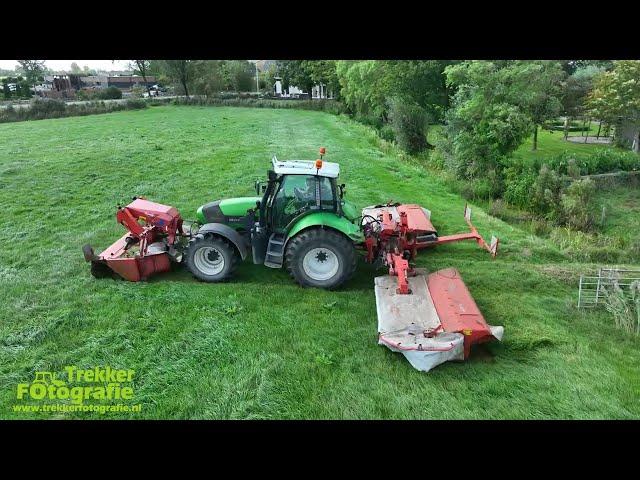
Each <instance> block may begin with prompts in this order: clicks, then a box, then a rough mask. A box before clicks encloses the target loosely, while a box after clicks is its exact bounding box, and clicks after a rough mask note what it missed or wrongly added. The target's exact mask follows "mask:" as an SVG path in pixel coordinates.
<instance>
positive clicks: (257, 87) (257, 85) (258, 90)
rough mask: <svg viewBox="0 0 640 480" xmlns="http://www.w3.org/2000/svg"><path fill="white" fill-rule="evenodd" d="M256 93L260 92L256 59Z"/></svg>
mask: <svg viewBox="0 0 640 480" xmlns="http://www.w3.org/2000/svg"><path fill="white" fill-rule="evenodd" d="M256 93H260V82H259V80H258V60H256Z"/></svg>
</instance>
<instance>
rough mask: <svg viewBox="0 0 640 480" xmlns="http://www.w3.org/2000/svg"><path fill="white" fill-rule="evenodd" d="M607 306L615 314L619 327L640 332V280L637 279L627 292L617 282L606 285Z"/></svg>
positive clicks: (626, 330)
mask: <svg viewBox="0 0 640 480" xmlns="http://www.w3.org/2000/svg"><path fill="white" fill-rule="evenodd" d="M603 290H604V293H605V308H606V309H607V311H608V312H609V313H611V314H612V315H613V319H614V322H615V325H616V327H617V328H619V329H621V330H624V331H625V332H627V333H631V334H636V335H638V334H640V281H638V280H636V281H635V282H633V283H631V285H630V286H629V291H628V292H625V291H624V290H623V289H622V288H621V287H620V285H618V283H617V282H615V281H614V282H612V284H611V285H609V286H607V287H605V288H604V289H603Z"/></svg>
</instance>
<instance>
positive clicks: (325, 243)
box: [285, 228, 357, 290]
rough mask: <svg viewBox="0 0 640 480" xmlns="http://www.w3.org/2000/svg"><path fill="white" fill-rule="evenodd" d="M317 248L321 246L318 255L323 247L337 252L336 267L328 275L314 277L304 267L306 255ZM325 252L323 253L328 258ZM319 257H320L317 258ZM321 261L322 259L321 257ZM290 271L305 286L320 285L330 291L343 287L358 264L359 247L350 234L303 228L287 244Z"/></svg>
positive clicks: (286, 258) (322, 250)
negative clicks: (356, 247) (348, 236)
mask: <svg viewBox="0 0 640 480" xmlns="http://www.w3.org/2000/svg"><path fill="white" fill-rule="evenodd" d="M314 249H319V250H318V251H319V253H318V255H322V254H323V252H324V250H325V249H326V250H328V251H329V252H331V253H333V255H335V258H336V259H337V263H338V266H337V269H336V271H335V273H334V274H332V275H331V276H330V277H329V278H313V277H312V276H310V275H309V274H308V273H307V272H306V271H305V268H304V266H303V262H304V259H305V256H307V254H310V255H312V253H310V252H311V251H312V250H314ZM326 253H327V252H324V255H325V259H326V258H327V257H326ZM316 258H318V257H316ZM318 260H319V261H320V262H321V263H323V261H322V260H320V259H318ZM285 261H286V267H287V271H288V272H289V275H291V276H292V277H293V278H294V279H295V281H296V282H298V283H299V284H300V285H302V286H303V287H318V288H325V289H328V290H331V289H334V288H338V287H340V286H341V285H342V284H343V283H344V282H346V281H347V280H349V279H350V278H351V277H352V276H353V274H354V272H355V270H356V264H357V256H356V250H355V247H354V246H353V242H352V241H351V240H349V239H348V238H347V237H345V236H344V235H342V234H341V233H338V232H336V231H334V230H330V229H323V228H313V229H309V230H304V231H303V232H301V233H299V234H298V235H296V236H295V237H293V238H292V239H291V240H289V242H288V243H287V250H286V252H285Z"/></svg>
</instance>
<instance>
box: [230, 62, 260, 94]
mask: <svg viewBox="0 0 640 480" xmlns="http://www.w3.org/2000/svg"><path fill="white" fill-rule="evenodd" d="M255 74H256V67H255V65H254V64H253V63H251V62H248V61H247V60H226V61H224V62H222V64H221V75H222V78H223V79H224V82H225V86H226V88H227V90H232V91H234V92H250V91H252V90H253V85H254V84H255V81H254V79H255Z"/></svg>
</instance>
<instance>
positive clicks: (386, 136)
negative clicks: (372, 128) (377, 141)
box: [378, 125, 396, 142]
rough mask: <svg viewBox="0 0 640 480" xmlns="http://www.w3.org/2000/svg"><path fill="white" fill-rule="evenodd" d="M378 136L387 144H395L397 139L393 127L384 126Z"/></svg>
mask: <svg viewBox="0 0 640 480" xmlns="http://www.w3.org/2000/svg"><path fill="white" fill-rule="evenodd" d="M378 134H379V135H380V138H382V139H383V140H386V141H387V142H394V141H395V139H396V137H395V135H394V133H393V128H391V125H383V126H382V128H381V129H380V130H378Z"/></svg>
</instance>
